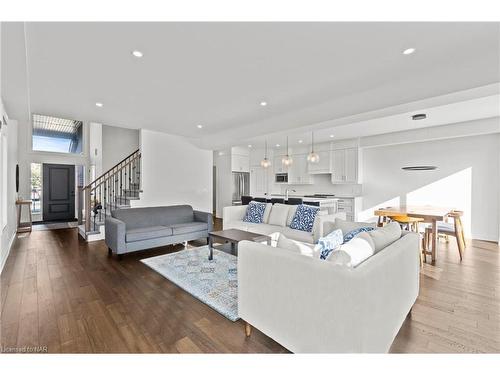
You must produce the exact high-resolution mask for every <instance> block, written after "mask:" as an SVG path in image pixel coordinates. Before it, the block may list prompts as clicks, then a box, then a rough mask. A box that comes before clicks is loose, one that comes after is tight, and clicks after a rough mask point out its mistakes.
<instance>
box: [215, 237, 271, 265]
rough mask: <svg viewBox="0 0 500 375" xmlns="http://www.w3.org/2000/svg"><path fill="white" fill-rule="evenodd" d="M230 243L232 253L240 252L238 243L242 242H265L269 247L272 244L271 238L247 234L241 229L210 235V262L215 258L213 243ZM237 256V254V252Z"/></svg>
mask: <svg viewBox="0 0 500 375" xmlns="http://www.w3.org/2000/svg"><path fill="white" fill-rule="evenodd" d="M219 241H220V242H222V243H225V242H230V243H231V251H232V252H236V251H237V250H238V242H240V241H254V242H264V241H266V243H267V244H268V245H270V244H271V237H269V236H266V235H264V234H259V233H252V232H247V231H244V230H240V229H226V230H219V231H216V232H209V233H208V248H209V249H210V255H209V256H208V260H212V259H213V257H214V254H213V249H214V247H213V243H214V242H219ZM236 254H237V252H236Z"/></svg>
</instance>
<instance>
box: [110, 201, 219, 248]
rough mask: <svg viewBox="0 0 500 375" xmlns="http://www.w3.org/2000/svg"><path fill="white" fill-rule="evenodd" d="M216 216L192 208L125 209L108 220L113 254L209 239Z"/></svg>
mask: <svg viewBox="0 0 500 375" xmlns="http://www.w3.org/2000/svg"><path fill="white" fill-rule="evenodd" d="M212 227H213V224H212V214H210V213H207V212H201V211H195V210H193V207H191V206H189V205H179V206H165V207H144V208H125V209H120V210H114V211H112V212H111V217H108V218H106V223H105V232H106V235H105V238H106V245H107V246H108V249H109V252H110V253H113V254H118V255H119V256H120V255H121V254H125V253H130V252H132V251H137V250H143V249H149V248H153V247H158V246H165V245H171V244H174V243H180V242H184V241H191V240H196V239H198V238H206V239H207V241H208V232H210V231H211V230H212Z"/></svg>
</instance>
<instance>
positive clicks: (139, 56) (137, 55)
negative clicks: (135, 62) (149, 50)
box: [132, 50, 144, 58]
mask: <svg viewBox="0 0 500 375" xmlns="http://www.w3.org/2000/svg"><path fill="white" fill-rule="evenodd" d="M132 55H133V56H135V57H138V58H141V57H142V56H144V54H143V53H142V52H141V51H137V50H135V51H132Z"/></svg>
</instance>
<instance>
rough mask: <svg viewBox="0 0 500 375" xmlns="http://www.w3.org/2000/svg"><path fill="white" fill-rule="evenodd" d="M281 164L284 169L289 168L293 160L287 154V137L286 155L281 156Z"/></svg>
mask: <svg viewBox="0 0 500 375" xmlns="http://www.w3.org/2000/svg"><path fill="white" fill-rule="evenodd" d="M281 162H282V163H283V165H284V166H285V167H289V166H290V165H292V163H293V159H292V158H291V157H290V155H289V154H288V136H287V137H286V155H285V156H283V159H281Z"/></svg>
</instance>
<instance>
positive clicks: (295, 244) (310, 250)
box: [276, 233, 319, 258]
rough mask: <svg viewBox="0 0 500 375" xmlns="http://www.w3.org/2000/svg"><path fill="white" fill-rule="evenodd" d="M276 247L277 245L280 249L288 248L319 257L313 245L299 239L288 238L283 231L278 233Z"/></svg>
mask: <svg viewBox="0 0 500 375" xmlns="http://www.w3.org/2000/svg"><path fill="white" fill-rule="evenodd" d="M276 247H279V248H280V249H286V250H290V251H293V252H294V253H297V254H302V255H305V256H309V257H313V258H319V253H318V252H317V251H315V249H314V245H312V244H311V245H307V244H304V243H302V242H299V241H294V240H291V239H289V238H286V237H285V235H283V233H280V235H279V237H278V242H277V244H276Z"/></svg>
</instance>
